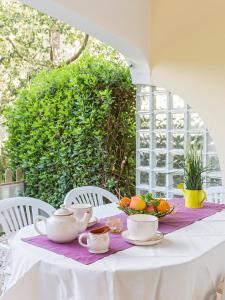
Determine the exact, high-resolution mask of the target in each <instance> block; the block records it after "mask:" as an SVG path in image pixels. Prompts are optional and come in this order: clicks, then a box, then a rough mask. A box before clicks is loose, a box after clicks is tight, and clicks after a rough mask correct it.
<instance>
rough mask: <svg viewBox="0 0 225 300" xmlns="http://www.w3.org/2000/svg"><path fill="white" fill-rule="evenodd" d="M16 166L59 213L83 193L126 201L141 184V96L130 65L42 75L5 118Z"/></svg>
mask: <svg viewBox="0 0 225 300" xmlns="http://www.w3.org/2000/svg"><path fill="white" fill-rule="evenodd" d="M5 116H6V123H7V126H8V134H9V139H8V142H7V144H6V150H7V153H8V156H9V159H10V164H11V167H13V168H16V167H19V166H22V167H23V169H24V172H25V181H26V192H25V193H26V195H29V196H33V197H37V198H40V199H42V200H46V201H48V202H49V203H51V204H52V205H54V206H58V205H59V203H61V202H62V201H63V199H64V196H65V194H66V193H67V192H68V191H69V190H70V189H72V188H73V187H76V186H82V185H96V186H102V187H105V188H107V189H110V190H113V191H115V189H116V188H117V189H118V188H121V190H122V192H125V193H126V194H129V193H133V192H134V181H135V91H134V87H133V85H132V83H131V79H130V73H129V70H128V69H127V67H126V66H123V65H121V62H120V63H117V62H115V61H113V62H112V61H106V60H105V59H104V58H103V57H100V56H96V57H90V56H88V55H83V56H82V57H81V58H80V59H79V60H78V61H77V62H76V64H72V65H68V66H64V67H61V68H60V69H55V70H52V71H50V72H46V71H42V72H41V73H39V75H38V76H37V77H36V78H35V79H34V80H33V82H32V83H31V84H30V85H29V86H27V87H26V88H25V89H23V90H22V91H21V92H20V93H19V96H18V99H17V100H16V101H15V102H14V103H13V105H12V106H11V107H10V108H8V110H7V111H6V112H5Z"/></svg>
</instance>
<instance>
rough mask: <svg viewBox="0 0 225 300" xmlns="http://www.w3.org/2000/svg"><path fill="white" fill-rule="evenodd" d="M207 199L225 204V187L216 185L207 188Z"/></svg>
mask: <svg viewBox="0 0 225 300" xmlns="http://www.w3.org/2000/svg"><path fill="white" fill-rule="evenodd" d="M205 192H206V201H207V202H214V203H223V204H225V187H223V186H214V187H209V188H207V189H205Z"/></svg>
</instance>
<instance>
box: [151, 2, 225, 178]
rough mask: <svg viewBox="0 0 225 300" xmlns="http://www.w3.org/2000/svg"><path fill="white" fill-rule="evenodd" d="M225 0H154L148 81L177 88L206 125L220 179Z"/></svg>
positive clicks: (224, 160)
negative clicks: (211, 139) (213, 146)
mask: <svg viewBox="0 0 225 300" xmlns="http://www.w3.org/2000/svg"><path fill="white" fill-rule="evenodd" d="M224 12H225V1H223V0H213V1H211V0H198V1H195V0H188V1H186V0H170V1H163V0H155V1H153V3H152V6H151V16H152V19H151V25H152V26H151V29H152V31H151V45H152V48H151V54H152V55H151V68H152V78H151V80H152V83H153V84H154V85H159V86H163V87H166V88H168V89H169V90H171V91H172V92H176V93H178V94H179V95H180V96H181V97H182V98H183V99H185V101H187V102H188V103H189V104H190V105H191V106H192V107H193V108H194V109H195V110H196V111H198V112H199V113H200V115H201V117H202V119H203V120H204V122H205V124H206V126H207V127H208V129H209V131H210V134H211V136H212V138H213V139H214V142H215V144H216V148H217V152H218V155H219V159H220V165H221V167H222V171H223V177H224V179H225V155H224V153H225V138H224V137H225V39H224V36H225V16H224Z"/></svg>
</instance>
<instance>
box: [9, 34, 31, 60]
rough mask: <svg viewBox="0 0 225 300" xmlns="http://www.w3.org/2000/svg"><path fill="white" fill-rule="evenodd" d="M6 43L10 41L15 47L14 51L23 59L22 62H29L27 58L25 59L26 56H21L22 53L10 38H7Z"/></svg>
mask: <svg viewBox="0 0 225 300" xmlns="http://www.w3.org/2000/svg"><path fill="white" fill-rule="evenodd" d="M5 40H6V41H8V42H9V43H10V44H11V46H12V47H13V49H14V50H15V52H16V54H17V55H18V56H19V57H20V58H21V59H22V60H25V61H28V60H27V59H26V58H24V56H23V55H22V54H20V52H19V51H18V49H17V47H16V45H15V44H14V42H13V41H12V40H11V39H10V38H9V37H6V38H5Z"/></svg>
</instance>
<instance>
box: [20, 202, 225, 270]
mask: <svg viewBox="0 0 225 300" xmlns="http://www.w3.org/2000/svg"><path fill="white" fill-rule="evenodd" d="M170 202H171V203H172V204H174V205H175V206H176V213H175V214H171V215H168V216H166V217H164V218H163V219H162V220H161V221H160V223H159V231H161V232H162V233H164V234H167V233H170V232H173V231H175V230H178V229H180V228H183V227H185V226H188V225H190V224H192V223H194V222H195V221H198V220H201V219H204V218H206V217H209V216H211V215H214V214H215V213H217V212H219V211H221V210H223V209H225V204H215V203H207V202H205V203H204V207H203V208H202V209H189V208H185V207H184V199H173V200H171V201H170ZM117 217H119V218H121V219H122V220H123V223H124V228H126V218H127V217H126V215H125V214H124V213H121V214H118V215H117ZM106 219H107V218H103V219H101V220H99V222H98V224H97V225H96V226H97V227H98V226H101V225H103V224H105V221H106ZM96 226H95V227H96ZM22 240H23V241H24V242H26V243H29V244H32V245H35V246H37V247H40V248H44V249H46V250H49V251H52V252H55V253H57V254H60V255H64V256H66V257H68V258H72V259H74V260H77V261H79V262H80V263H83V264H85V265H88V264H91V263H94V262H96V261H97V260H99V259H102V258H104V257H106V256H109V255H111V254H113V253H116V252H118V251H121V250H125V249H128V248H130V247H133V245H131V244H129V243H127V242H126V241H124V240H123V238H122V237H121V235H120V234H111V233H110V250H109V251H108V252H107V253H103V254H92V253H89V252H88V250H87V249H86V248H84V247H82V246H80V245H79V243H78V240H77V239H76V240H75V241H73V242H71V243H67V244H57V243H54V242H51V241H49V240H48V239H47V237H46V236H41V235H38V236H34V237H29V238H24V239H22Z"/></svg>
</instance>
